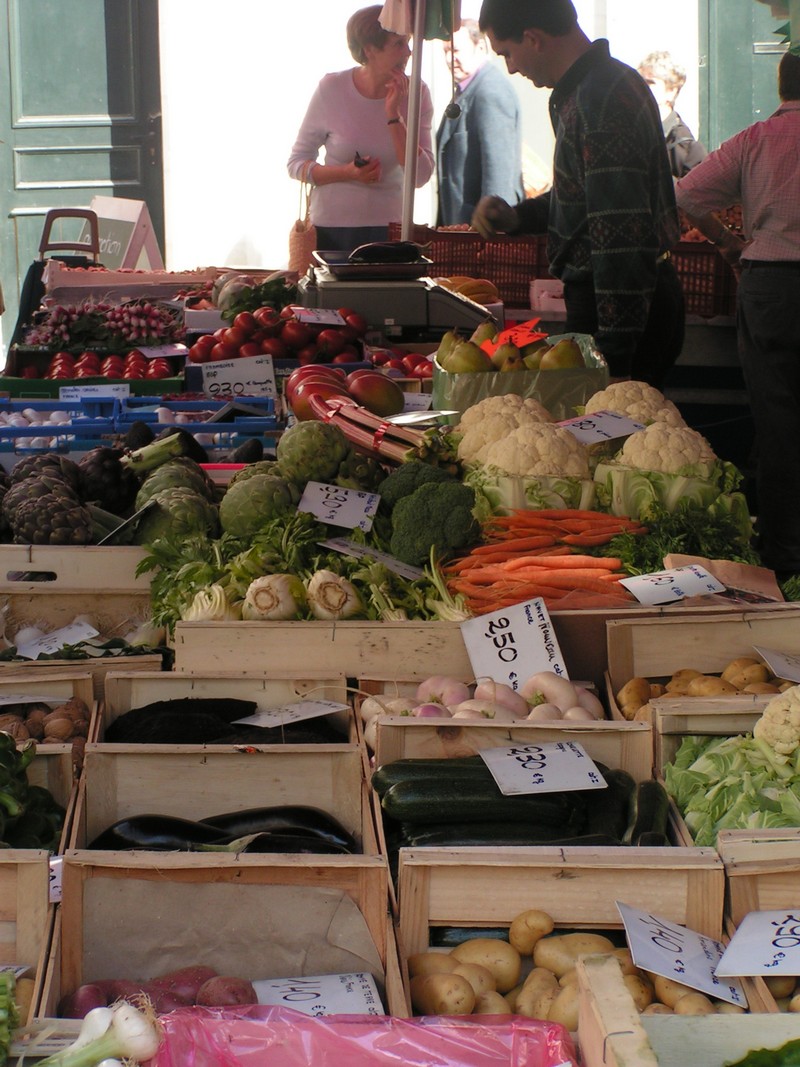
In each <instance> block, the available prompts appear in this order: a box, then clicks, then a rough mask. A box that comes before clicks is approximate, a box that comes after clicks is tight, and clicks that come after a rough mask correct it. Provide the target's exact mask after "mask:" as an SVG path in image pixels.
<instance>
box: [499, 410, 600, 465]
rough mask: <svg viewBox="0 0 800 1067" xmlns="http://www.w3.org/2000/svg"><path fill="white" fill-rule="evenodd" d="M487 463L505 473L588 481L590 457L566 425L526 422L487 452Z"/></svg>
mask: <svg viewBox="0 0 800 1067" xmlns="http://www.w3.org/2000/svg"><path fill="white" fill-rule="evenodd" d="M485 457H486V458H485V460H484V463H485V465H486V466H487V467H494V468H496V469H497V470H499V471H502V472H503V473H504V474H514V475H524V476H527V477H531V476H536V475H547V476H550V475H555V476H557V477H571V478H588V477H589V458H588V452H587V450H586V447H585V445H582V444H581V443H580V441H578V439H577V438H576V437H575V436H574V434H572V433H570V431H569V430H565V429H564V427H563V426H556V425H555V424H554V423H551V422H526V423H525V424H524V425H522V426H517V427H516V429H514V430H512V431H511V433H509V434H507V435H506V436H505V437H504V438H502V439H501V440H499V441H495V442H493V443H492V444H491V445H490V446H489V447H488V448H487V449H486V453H485Z"/></svg>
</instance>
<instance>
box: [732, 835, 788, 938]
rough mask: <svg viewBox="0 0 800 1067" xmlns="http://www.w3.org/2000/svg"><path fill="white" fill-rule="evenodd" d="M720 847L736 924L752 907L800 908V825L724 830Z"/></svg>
mask: <svg viewBox="0 0 800 1067" xmlns="http://www.w3.org/2000/svg"><path fill="white" fill-rule="evenodd" d="M717 851H718V852H719V854H720V857H721V859H722V862H723V865H724V867H725V877H726V881H727V911H728V914H729V916H730V918H731V921H732V922H733V923H734V924H735V925H737V926H738V924H739V923H740V922H741V921H742V919H743V918H744V917H745V915H747V914H749V913H750V912H751V911H779V910H780V909H781V908H792V909H794V908H800V877H798V876H799V875H800V829H793V828H788V827H787V828H786V829H777V830H755V831H753V830H722V831H721V832H720V834H719V837H718V840H717Z"/></svg>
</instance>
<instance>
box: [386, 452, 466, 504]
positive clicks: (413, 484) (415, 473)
mask: <svg viewBox="0 0 800 1067" xmlns="http://www.w3.org/2000/svg"><path fill="white" fill-rule="evenodd" d="M455 480H456V478H455V475H453V474H451V473H450V472H449V471H447V470H445V469H444V468H443V467H435V466H434V465H433V464H432V463H426V462H425V461H424V460H421V459H410V460H408V461H407V462H406V463H402V464H401V465H400V466H399V467H397V468H396V469H395V470H393V471H392V472H391V474H388V475H387V476H386V477H385V478H384V479H383V481H382V482H381V483H380V485H379V486H378V492H379V493H380V497H381V503H382V504H385V505H386V507H388V508H389V510H391V509H392V508H394V506H395V504H396V503H397V502H398V500H402V498H403V497H405V496H409V495H410V494H411V493H413V492H414V491H415V490H416V489H419V488H420V486H422V485H427V484H429V483H434V484H436V485H439V484H441V483H442V482H453V481H455Z"/></svg>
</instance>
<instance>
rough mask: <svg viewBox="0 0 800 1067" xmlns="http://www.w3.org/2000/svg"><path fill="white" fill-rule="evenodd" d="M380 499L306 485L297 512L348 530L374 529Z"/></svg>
mask: <svg viewBox="0 0 800 1067" xmlns="http://www.w3.org/2000/svg"><path fill="white" fill-rule="evenodd" d="M380 499H381V498H380V496H379V495H378V494H377V493H367V492H365V491H364V490H362V489H342V488H341V486H338V485H327V484H326V483H325V482H306V487H305V489H304V490H303V495H302V496H301V497H300V503H299V504H298V505H297V510H298V511H307V512H309V514H311V515H313V516H314V518H315V519H319V521H320V522H328V523H330V524H331V526H344V527H345V528H346V529H348V530H364V531H365V532H366V531H367V530H371V529H372V523H373V520H374V518H375V512H376V511H377V510H378V504H379V502H380Z"/></svg>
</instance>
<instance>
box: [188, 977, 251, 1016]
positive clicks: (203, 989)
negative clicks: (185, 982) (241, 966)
mask: <svg viewBox="0 0 800 1067" xmlns="http://www.w3.org/2000/svg"><path fill="white" fill-rule="evenodd" d="M196 1003H197V1004H199V1005H202V1006H204V1007H208V1008H215V1007H226V1006H228V1005H234V1004H257V1003H258V997H257V996H256V991H255V989H253V983H252V982H248V981H247V979H246V978H236V977H229V976H225V975H217V976H216V977H215V978H209V980H208V981H207V982H204V983H203V985H201V986H200V988H199V990H198V991H197V1001H196Z"/></svg>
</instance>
